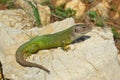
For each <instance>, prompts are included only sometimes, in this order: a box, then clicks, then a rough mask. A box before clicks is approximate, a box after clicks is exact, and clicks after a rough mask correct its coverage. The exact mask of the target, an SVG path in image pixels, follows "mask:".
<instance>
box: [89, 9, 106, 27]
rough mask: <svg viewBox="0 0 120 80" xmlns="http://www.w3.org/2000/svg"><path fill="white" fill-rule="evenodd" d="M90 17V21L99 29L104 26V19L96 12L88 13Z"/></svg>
mask: <svg viewBox="0 0 120 80" xmlns="http://www.w3.org/2000/svg"><path fill="white" fill-rule="evenodd" d="M88 15H89V17H90V20H91V21H92V22H94V23H95V25H96V26H98V27H103V26H104V21H105V20H104V19H103V17H101V16H99V15H98V14H97V12H96V11H90V12H88Z"/></svg>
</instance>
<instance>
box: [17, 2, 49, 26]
mask: <svg viewBox="0 0 120 80" xmlns="http://www.w3.org/2000/svg"><path fill="white" fill-rule="evenodd" d="M30 1H31V2H33V0H30ZM40 2H42V0H37V1H36V5H35V4H34V3H33V4H34V5H35V6H36V7H37V8H38V11H39V15H40V19H41V24H42V25H46V24H49V23H50V8H49V7H48V6H42V5H40ZM16 4H18V5H20V7H22V8H23V9H24V11H25V12H26V14H27V15H29V19H31V20H32V22H33V23H34V22H35V21H36V19H35V17H34V13H33V9H32V7H31V6H30V4H28V2H27V1H26V0H17V1H16Z"/></svg>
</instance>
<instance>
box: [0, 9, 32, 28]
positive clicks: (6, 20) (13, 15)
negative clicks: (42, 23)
mask: <svg viewBox="0 0 120 80" xmlns="http://www.w3.org/2000/svg"><path fill="white" fill-rule="evenodd" d="M0 22H1V23H3V24H5V25H6V26H9V27H14V28H16V29H29V28H32V27H33V21H32V20H31V19H30V18H29V16H28V15H26V13H25V12H24V11H23V10H21V9H16V10H1V11H0Z"/></svg>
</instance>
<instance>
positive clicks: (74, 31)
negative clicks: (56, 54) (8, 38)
mask: <svg viewBox="0 0 120 80" xmlns="http://www.w3.org/2000/svg"><path fill="white" fill-rule="evenodd" d="M89 31H91V27H90V26H88V25H86V24H76V25H73V26H72V27H70V28H68V29H66V30H64V31H60V32H57V33H54V34H47V35H43V36H37V37H35V38H33V39H32V40H30V41H28V42H26V43H24V44H23V45H21V46H20V47H19V48H18V50H17V51H16V61H17V62H18V63H19V64H20V65H22V66H24V67H37V68H40V69H42V70H44V71H46V72H47V73H50V71H49V70H48V69H47V68H45V67H44V66H42V65H39V64H36V63H32V62H28V61H26V58H27V57H28V56H30V55H31V54H33V53H36V52H37V51H38V50H43V49H50V48H55V47H63V46H66V45H68V44H70V43H72V42H73V41H75V40H76V39H78V38H80V37H82V36H83V35H84V34H86V33H87V32H89Z"/></svg>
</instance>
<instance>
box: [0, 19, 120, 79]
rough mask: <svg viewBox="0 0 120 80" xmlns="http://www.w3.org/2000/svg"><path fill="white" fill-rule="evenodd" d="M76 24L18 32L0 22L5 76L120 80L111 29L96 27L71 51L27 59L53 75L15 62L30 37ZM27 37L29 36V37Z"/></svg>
mask: <svg viewBox="0 0 120 80" xmlns="http://www.w3.org/2000/svg"><path fill="white" fill-rule="evenodd" d="M73 24H74V21H73V19H72V18H70V19H66V20H63V21H61V22H55V23H53V24H50V25H47V26H46V27H43V28H39V29H38V28H32V29H29V30H17V29H14V28H11V27H9V26H6V25H5V24H2V23H0V61H1V62H2V64H3V69H4V74H5V77H7V78H10V79H12V80H119V79H120V65H119V63H118V58H117V53H118V51H117V49H116V47H115V45H114V40H113V37H112V36H113V35H112V33H111V31H110V29H105V30H103V29H101V28H93V30H92V31H91V32H90V33H88V34H87V35H88V36H90V38H88V39H86V40H85V41H82V42H78V43H75V44H71V45H70V47H71V49H70V50H69V51H68V52H65V51H63V50H62V49H61V48H60V47H58V48H55V49H50V50H41V51H39V52H38V53H37V54H34V55H32V56H30V57H29V58H28V59H27V60H28V61H31V62H35V63H38V64H42V65H44V66H46V67H47V68H48V69H49V70H50V71H51V73H50V75H49V74H47V73H46V72H44V71H43V70H40V69H38V68H25V67H22V66H20V65H19V64H18V63H17V62H16V61H15V52H16V50H17V48H18V47H19V46H20V45H21V44H23V43H24V42H26V41H28V40H29V37H28V35H30V36H31V35H32V36H33V35H42V34H48V33H53V32H56V31H60V30H63V29H65V28H67V27H69V26H71V25H73ZM27 34H28V35H27Z"/></svg>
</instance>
